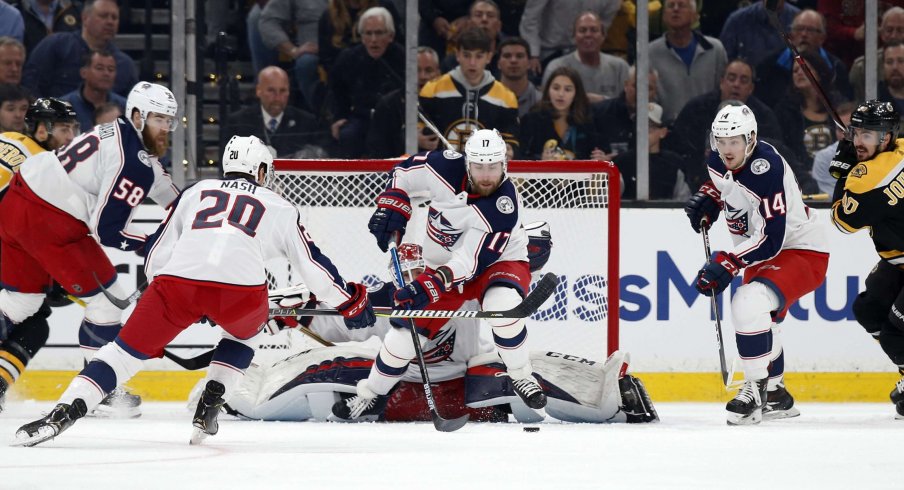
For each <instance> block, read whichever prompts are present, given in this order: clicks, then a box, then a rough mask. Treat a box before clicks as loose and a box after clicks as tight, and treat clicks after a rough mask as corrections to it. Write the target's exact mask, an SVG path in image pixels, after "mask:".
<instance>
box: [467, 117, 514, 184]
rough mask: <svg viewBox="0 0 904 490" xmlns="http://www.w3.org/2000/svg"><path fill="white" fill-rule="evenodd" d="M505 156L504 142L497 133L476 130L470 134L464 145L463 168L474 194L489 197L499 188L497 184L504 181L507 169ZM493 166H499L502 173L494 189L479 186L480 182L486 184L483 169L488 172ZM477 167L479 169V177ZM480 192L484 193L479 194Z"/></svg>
mask: <svg viewBox="0 0 904 490" xmlns="http://www.w3.org/2000/svg"><path fill="white" fill-rule="evenodd" d="M505 154H506V146H505V140H503V139H502V135H500V134H499V131H497V130H495V129H478V130H477V131H475V132H473V133H472V134H471V137H470V138H468V142H467V143H465V168H466V169H467V172H468V181H469V182H470V183H471V187H472V189H473V190H474V191H475V192H477V193H480V194H482V195H483V194H486V195H489V193H492V192H493V191H495V190H496V188H498V187H499V184H501V183H502V181H503V180H504V179H505V175H506V171H507V169H508V162H507V161H506V159H505ZM494 164H500V166H501V170H502V172H501V174H500V176H499V178H498V181H497V182H496V187H494V188H493V189H489V186H488V184H484V185H481V182H486V179H487V178H488V177H487V176H485V175H484V174H485V172H484V169H486V170H487V171H490V168H491V167H490V166H491V165H494ZM472 166H473V167H472ZM477 166H480V167H481V171H480V174H479V175H478V171H477ZM481 190H483V191H484V192H481Z"/></svg>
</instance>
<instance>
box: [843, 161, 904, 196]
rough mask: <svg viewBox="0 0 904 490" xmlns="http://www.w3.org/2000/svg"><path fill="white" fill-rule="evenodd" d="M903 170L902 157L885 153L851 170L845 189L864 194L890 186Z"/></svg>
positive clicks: (903, 162)
mask: <svg viewBox="0 0 904 490" xmlns="http://www.w3.org/2000/svg"><path fill="white" fill-rule="evenodd" d="M902 170H904V160H902V159H901V155H899V154H898V153H897V152H890V151H885V152H882V153H879V154H878V155H876V158H873V159H872V160H867V161H865V162H860V163H858V164H857V165H856V166H855V167H854V168H853V169H851V173H849V174H848V180H847V183H846V184H845V186H844V188H845V190H849V191H851V192H853V193H855V194H864V193H866V192H869V191H871V190H873V189H878V188H880V187H884V186H886V185H888V184H889V183H890V182H891V181H892V180H893V179H894V178H895V177H896V176H897V175H898V174H899V173H900V172H901V171H902Z"/></svg>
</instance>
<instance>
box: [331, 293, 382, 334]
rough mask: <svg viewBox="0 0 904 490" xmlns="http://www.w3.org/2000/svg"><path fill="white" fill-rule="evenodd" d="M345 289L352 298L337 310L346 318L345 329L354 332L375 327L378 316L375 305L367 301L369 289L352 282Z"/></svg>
mask: <svg viewBox="0 0 904 490" xmlns="http://www.w3.org/2000/svg"><path fill="white" fill-rule="evenodd" d="M345 289H346V291H348V294H351V295H352V297H351V298H350V299H349V300H348V301H346V302H345V303H342V304H341V305H339V306H338V307H337V308H336V309H337V310H339V313H342V316H344V317H345V328H347V329H349V330H354V329H356V328H367V327H369V326H371V325H373V324H374V322H376V321H377V316H376V315H375V314H374V307H373V305H371V304H370V301H368V300H367V288H366V287H364V285H363V284H358V283H354V282H350V283H348V284H347V285H346V288H345Z"/></svg>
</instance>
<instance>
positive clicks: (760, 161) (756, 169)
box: [750, 158, 769, 175]
mask: <svg viewBox="0 0 904 490" xmlns="http://www.w3.org/2000/svg"><path fill="white" fill-rule="evenodd" d="M750 171H751V172H753V173H754V174H756V175H762V174H764V173H766V172H768V171H769V161H768V160H766V159H765V158H757V159H756V160H754V161H752V162H750Z"/></svg>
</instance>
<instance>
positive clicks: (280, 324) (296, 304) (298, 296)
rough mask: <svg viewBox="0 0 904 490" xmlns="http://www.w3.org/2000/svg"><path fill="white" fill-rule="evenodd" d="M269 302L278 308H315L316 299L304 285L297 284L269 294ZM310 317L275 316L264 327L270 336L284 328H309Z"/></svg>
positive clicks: (311, 318)
mask: <svg viewBox="0 0 904 490" xmlns="http://www.w3.org/2000/svg"><path fill="white" fill-rule="evenodd" d="M268 296H269V300H270V301H271V302H273V303H274V304H276V305H277V306H279V307H280V308H314V307H316V306H317V297H316V296H314V295H313V294H311V291H309V290H308V288H307V287H306V286H305V285H304V284H298V285H295V286H290V287H287V288H283V289H274V290H272V291H270V293H269V295H268ZM313 319H314V317H312V316H275V317H273V318H271V319H270V320H269V321H267V325H266V326H265V327H264V329H265V330H266V332H267V333H268V334H270V335H276V333H277V332H279V331H280V330H282V329H284V328H298V326H299V325H302V326H304V327H307V326H310V324H311V321H312V320H313Z"/></svg>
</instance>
